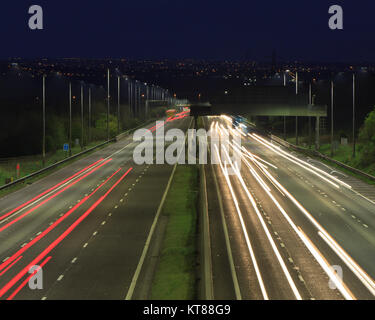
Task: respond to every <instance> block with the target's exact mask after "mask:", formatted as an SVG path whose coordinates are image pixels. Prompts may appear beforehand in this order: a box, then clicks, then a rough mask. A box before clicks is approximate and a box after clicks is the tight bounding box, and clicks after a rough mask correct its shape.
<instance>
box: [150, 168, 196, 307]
mask: <svg viewBox="0 0 375 320" xmlns="http://www.w3.org/2000/svg"><path fill="white" fill-rule="evenodd" d="M198 190H199V169H198V166H195V165H178V166H177V168H176V172H175V175H174V178H173V181H172V185H171V188H170V189H169V192H168V195H167V198H166V200H165V203H164V207H163V209H162V214H163V215H165V216H167V217H168V222H167V227H166V233H165V235H164V239H163V243H162V249H161V252H160V258H159V262H158V265H157V267H156V271H155V277H154V281H153V284H152V290H151V299H163V300H164V299H165V300H168V299H173V300H185V299H195V298H196V292H197V290H196V254H197V243H196V242H197V240H196V233H197V215H198V212H197V208H198V203H197V202H198Z"/></svg>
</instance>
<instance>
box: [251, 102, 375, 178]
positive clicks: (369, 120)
mask: <svg viewBox="0 0 375 320" xmlns="http://www.w3.org/2000/svg"><path fill="white" fill-rule="evenodd" d="M259 118H261V119H258V120H256V119H255V120H256V122H257V126H258V127H260V128H263V129H266V130H268V131H270V130H271V128H270V125H269V124H268V127H267V122H266V120H265V119H263V118H264V117H263V118H262V117H259ZM275 118H276V117H275ZM278 121H279V122H280V121H281V120H278ZM274 122H275V123H276V124H274V127H280V126H281V125H280V123H278V122H277V121H276V120H274ZM292 126H294V124H293V123H292ZM280 130H281V129H280V128H278V130H277V133H275V134H277V135H278V136H279V137H282V136H283V134H282V131H280ZM307 131H308V130H307V128H305V127H304V128H301V132H302V134H301V136H300V137H299V146H300V147H304V148H309V138H308V136H307ZM289 132H291V131H290V130H289ZM292 132H293V131H292ZM341 137H347V138H348V144H347V145H341V144H340V143H339V144H338V145H337V146H336V149H335V150H334V155H333V157H332V158H333V159H335V160H337V161H340V162H342V163H345V164H347V165H349V166H351V167H354V168H356V169H359V170H362V171H364V172H366V173H368V174H370V175H373V176H375V109H374V110H373V111H371V112H370V113H369V114H368V115H367V117H366V118H365V121H364V123H363V125H362V126H361V127H360V129H359V132H358V136H357V142H356V156H355V157H353V142H352V141H351V140H352V139H351V132H350V130H349V132H345V131H343V130H341V131H340V132H338V133H337V135H335V137H334V140H336V141H338V142H340V139H341ZM287 141H288V142H289V143H292V144H295V143H296V139H295V136H294V135H293V133H292V135H290V136H288V137H287ZM311 142H312V146H311V149H312V150H314V136H313V137H312V141H311ZM320 143H321V146H320V150H319V152H320V153H322V154H324V155H326V156H328V157H331V137H330V135H329V134H328V135H327V134H326V135H322V136H321V137H320ZM329 164H330V165H333V164H332V163H331V162H329ZM340 169H341V167H340ZM341 170H342V169H341ZM345 171H346V170H345ZM348 173H350V174H352V175H353V173H352V172H348ZM358 177H360V178H361V179H365V178H363V177H361V176H358ZM365 181H366V182H369V180H368V179H365ZM372 183H374V182H372Z"/></svg>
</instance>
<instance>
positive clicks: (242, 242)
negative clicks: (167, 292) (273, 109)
mask: <svg viewBox="0 0 375 320" xmlns="http://www.w3.org/2000/svg"><path fill="white" fill-rule="evenodd" d="M205 122H206V128H208V127H211V128H213V130H216V131H217V132H218V133H219V134H220V135H224V134H229V135H230V136H233V135H236V136H238V137H239V139H240V141H241V144H238V143H236V142H235V141H234V142H231V143H230V144H229V147H228V148H227V149H226V151H225V152H224V153H222V156H221V160H220V163H219V164H214V165H212V166H210V167H212V168H211V169H212V170H211V169H209V168H208V167H209V166H206V171H207V172H210V171H212V173H211V175H208V177H207V179H208V182H207V184H208V185H209V186H211V188H209V194H208V197H209V201H210V202H211V205H210V206H211V209H210V208H209V215H210V227H211V230H210V233H211V242H212V262H213V283H214V297H215V299H235V298H237V299H339V300H340V299H374V295H375V284H374V281H373V279H374V278H375V264H374V261H375V250H374V249H375V232H374V231H375V222H374V215H375V204H374V203H372V202H371V201H370V199H366V198H365V197H363V196H362V195H361V194H358V192H357V191H355V190H353V188H351V186H350V185H348V184H346V183H345V182H344V181H343V180H340V173H338V174H335V175H331V172H332V169H329V168H328V167H327V166H325V165H321V164H317V163H313V164H311V161H310V160H311V159H307V158H304V157H303V156H301V155H297V154H295V153H291V152H290V151H288V150H286V149H285V148H282V147H281V146H279V145H277V144H276V143H272V142H270V141H269V139H268V138H266V137H263V136H261V135H260V134H259V133H255V132H253V131H251V130H250V131H249V132H245V131H243V130H241V129H239V128H233V127H232V122H231V119H230V118H229V117H225V116H222V117H209V118H208V120H207V119H206V121H205ZM219 149H220V148H217V149H216V150H217V151H216V150H212V148H211V152H215V151H216V152H219V153H220V150H219ZM224 149H225V148H224ZM229 154H233V155H234V154H237V155H238V156H239V159H240V161H239V163H240V164H241V166H240V167H236V165H235V161H234V160H233V158H229ZM230 169H231V170H232V173H233V174H230ZM215 177H216V180H217V186H218V191H219V192H218V193H219V198H221V204H222V216H223V217H224V218H222V217H221V215H220V214H219V213H218V212H219V211H220V208H219V207H220V206H219V205H216V207H215V204H214V203H215V202H218V201H219V199H218V196H217V195H216V194H215V192H213V191H212V189H213V188H214V186H215V183H214V180H215V179H214V178H215ZM224 229H227V237H225V236H224V235H225V230H224Z"/></svg>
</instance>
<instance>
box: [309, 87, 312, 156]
mask: <svg viewBox="0 0 375 320" xmlns="http://www.w3.org/2000/svg"><path fill="white" fill-rule="evenodd" d="M309 105H310V106H311V105H312V90H311V82H310V83H309ZM309 149H311V117H309Z"/></svg>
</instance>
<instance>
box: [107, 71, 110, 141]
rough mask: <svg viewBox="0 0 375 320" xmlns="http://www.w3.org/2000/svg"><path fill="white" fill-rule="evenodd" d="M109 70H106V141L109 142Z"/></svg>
mask: <svg viewBox="0 0 375 320" xmlns="http://www.w3.org/2000/svg"><path fill="white" fill-rule="evenodd" d="M109 98H110V95H109V69H108V70H107V141H109Z"/></svg>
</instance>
